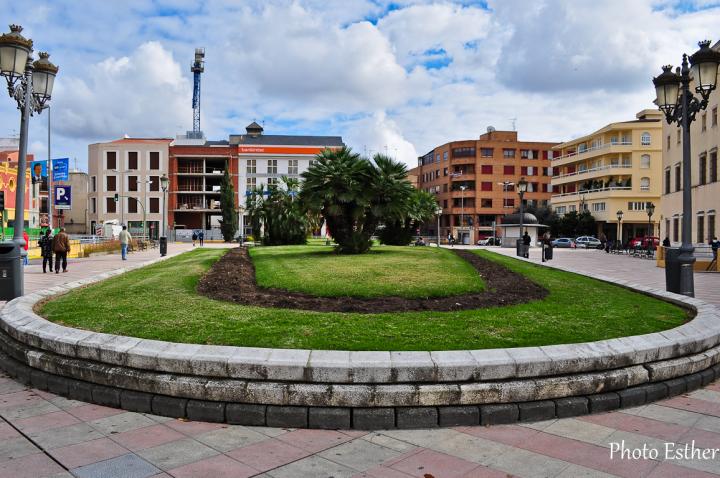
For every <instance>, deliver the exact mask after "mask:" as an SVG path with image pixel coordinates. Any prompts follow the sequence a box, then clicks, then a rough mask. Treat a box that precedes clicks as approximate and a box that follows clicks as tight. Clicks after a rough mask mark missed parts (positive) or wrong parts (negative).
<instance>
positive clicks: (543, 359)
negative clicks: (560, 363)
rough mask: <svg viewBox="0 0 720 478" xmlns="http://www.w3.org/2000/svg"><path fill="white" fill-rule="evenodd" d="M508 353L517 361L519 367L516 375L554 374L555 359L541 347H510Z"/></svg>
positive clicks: (538, 375)
mask: <svg viewBox="0 0 720 478" xmlns="http://www.w3.org/2000/svg"><path fill="white" fill-rule="evenodd" d="M508 354H510V357H512V359H513V360H514V361H515V366H516V367H517V372H516V376H517V377H518V378H522V377H540V376H543V375H553V374H554V370H553V366H554V362H553V360H552V359H551V358H550V357H548V355H547V354H546V353H545V352H543V350H542V349H541V348H540V347H518V348H513V349H508Z"/></svg>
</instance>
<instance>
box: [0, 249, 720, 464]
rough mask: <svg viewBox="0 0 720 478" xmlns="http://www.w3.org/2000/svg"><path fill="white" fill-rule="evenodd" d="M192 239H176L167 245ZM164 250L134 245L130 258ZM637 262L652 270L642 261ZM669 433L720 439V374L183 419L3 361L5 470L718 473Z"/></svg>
mask: <svg viewBox="0 0 720 478" xmlns="http://www.w3.org/2000/svg"><path fill="white" fill-rule="evenodd" d="M211 247H212V246H211ZM189 249H192V247H191V246H189V245H171V247H170V248H169V251H168V255H175V254H178V253H180V252H183V251H186V250H189ZM493 250H495V248H494V249H493ZM508 252H514V251H508ZM533 252H535V251H533ZM565 252H568V254H565ZM575 253H579V254H577V255H570V254H575ZM157 254H159V252H158V251H157V250H154V251H147V252H142V253H135V254H131V256H130V259H129V261H128V262H130V263H133V262H141V261H143V260H147V259H149V258H152V257H156V255H157ZM538 254H539V252H538ZM593 254H595V256H593ZM531 255H532V253H531ZM557 258H558V259H557V262H555V264H565V262H564V261H566V262H567V263H568V266H572V267H577V265H576V264H575V263H583V264H584V263H588V264H590V265H588V266H587V267H596V266H593V265H592V264H594V261H596V260H597V261H599V262H600V264H604V266H605V267H611V266H609V265H608V263H607V262H606V261H607V259H606V258H605V256H604V255H601V254H600V253H595V252H594V251H563V252H562V253H561V254H558V255H557ZM604 259H605V260H604ZM624 259H627V258H624ZM573 261H574V262H573ZM628 261H632V260H631V259H627V260H626V261H624V262H622V263H621V264H623V265H625V264H629V262H628ZM637 261H640V260H639V259H638V260H637ZM641 262H642V263H643V264H645V265H646V266H647V265H650V262H649V261H641ZM126 264H127V263H126V262H123V261H121V260H120V258H119V256H101V257H97V258H93V259H81V260H74V261H72V262H71V263H70V266H69V267H70V269H69V270H70V271H71V272H68V273H67V274H62V273H61V274H60V275H56V274H46V275H43V274H42V269H41V267H40V266H38V265H35V264H33V265H31V266H29V267H28V269H27V271H26V287H27V289H28V291H31V290H33V288H37V287H44V286H46V285H49V284H51V283H57V282H58V281H62V282H69V281H71V280H74V279H78V278H81V277H86V276H90V275H93V274H95V273H97V272H100V271H107V270H110V269H113V268H119V267H122V266H124V265H126ZM570 264H572V265H570ZM632 267H638V268H639V270H641V271H642V270H644V269H643V267H644V266H640V265H639V264H638V265H637V266H632ZM620 270H623V269H620ZM626 270H627V269H626ZM632 270H634V269H632ZM648 271H650V269H648ZM632 273H634V272H632ZM648 273H649V274H650V275H652V274H653V273H652V272H648ZM696 280H697V276H696ZM31 284H32V285H31ZM623 441H624V443H625V446H626V447H627V448H628V449H635V448H642V446H643V444H646V445H647V447H648V448H649V449H657V450H658V452H659V456H658V458H657V459H636V460H634V459H620V458H619V457H618V456H617V455H616V456H615V458H614V459H612V460H611V459H610V446H611V445H610V444H611V443H621V442H623ZM666 442H667V443H672V444H686V443H687V444H690V443H694V446H695V447H696V448H720V384H719V383H717V382H716V383H714V384H712V385H710V386H708V387H706V388H705V389H703V390H698V391H695V392H692V393H690V394H686V395H681V396H678V397H675V398H672V399H669V400H665V401H663V402H658V403H655V404H651V405H646V406H642V407H638V408H633V409H626V410H623V411H618V412H611V413H605V414H598V415H591V416H587V417H582V418H567V419H560V420H551V421H545V422H539V423H530V424H523V425H506V426H494V427H489V428H486V427H458V428H454V429H433V430H389V431H379V432H362V431H330V430H293V429H277V428H265V427H244V426H233V425H224V424H216V423H201V422H191V421H185V420H174V419H168V418H164V417H159V416H154V415H146V414H139V413H132V412H125V411H122V410H118V409H113V408H107V407H102V406H97V405H91V404H86V403H83V402H77V401H73V400H67V399H65V398H62V397H58V396H56V395H53V394H50V393H47V392H42V391H38V390H34V389H31V388H28V387H26V386H24V385H22V384H19V383H17V382H15V381H13V380H11V379H10V378H7V376H6V375H4V374H2V373H0V478H24V477H27V478H40V477H58V478H59V477H71V476H77V477H87V478H91V477H92V478H95V477H97V478H100V477H102V478H112V477H139V478H145V477H150V476H156V477H169V476H173V477H178V478H182V477H208V478H220V477H235V478H238V477H239V478H242V477H251V476H253V477H264V478H268V477H276V478H281V477H288V478H306V477H307V478H312V477H326V478H327V477H330V476H332V477H335V478H343V477H375V478H380V477H389V478H409V477H423V478H427V477H432V478H460V477H464V478H471V477H475V478H478V477H496V478H505V477H508V476H521V477H562V478H575V477H581V476H584V477H610V476H623V477H632V478H638V477H653V478H660V477H712V476H720V453H718V455H717V456H716V457H715V458H714V459H707V460H702V459H673V460H666V459H664V456H665V443H666ZM671 446H672V447H673V448H675V445H671ZM678 447H679V445H678Z"/></svg>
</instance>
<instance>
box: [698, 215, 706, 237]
mask: <svg viewBox="0 0 720 478" xmlns="http://www.w3.org/2000/svg"><path fill="white" fill-rule="evenodd" d="M697 242H698V244H702V243H704V242H705V216H704V215H702V214H698V215H697Z"/></svg>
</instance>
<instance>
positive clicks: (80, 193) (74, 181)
mask: <svg viewBox="0 0 720 478" xmlns="http://www.w3.org/2000/svg"><path fill="white" fill-rule="evenodd" d="M68 176H69V180H68V181H66V182H65V183H64V184H67V185H69V186H70V187H71V188H72V208H71V209H68V210H63V209H60V210H59V211H56V210H53V214H58V215H59V217H60V221H57V222H56V224H57V223H59V224H60V225H61V226H64V227H65V230H66V231H67V232H68V234H82V235H85V234H93V233H94V231H92V230H91V229H90V222H89V220H88V215H89V213H90V211H89V208H88V194H89V192H90V176H89V175H88V173H86V172H84V171H78V170H74V171H70V172H69V173H68Z"/></svg>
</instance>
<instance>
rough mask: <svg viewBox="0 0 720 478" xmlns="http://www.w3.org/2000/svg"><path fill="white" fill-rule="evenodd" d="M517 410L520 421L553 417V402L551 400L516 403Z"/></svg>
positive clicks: (534, 420) (533, 420)
mask: <svg viewBox="0 0 720 478" xmlns="http://www.w3.org/2000/svg"><path fill="white" fill-rule="evenodd" d="M518 410H519V411H520V421H521V422H537V421H540V420H549V419H551V418H555V402H553V401H552V400H538V401H536V402H523V403H518Z"/></svg>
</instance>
